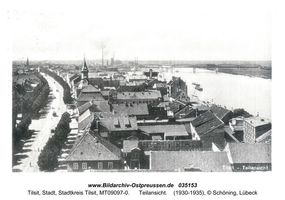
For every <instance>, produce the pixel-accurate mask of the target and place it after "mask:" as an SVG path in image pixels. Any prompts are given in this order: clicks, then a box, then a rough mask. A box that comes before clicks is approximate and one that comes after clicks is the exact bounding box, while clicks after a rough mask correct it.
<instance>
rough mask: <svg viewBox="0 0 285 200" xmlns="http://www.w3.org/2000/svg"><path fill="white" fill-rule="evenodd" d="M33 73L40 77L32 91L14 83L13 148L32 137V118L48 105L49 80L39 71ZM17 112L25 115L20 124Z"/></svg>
mask: <svg viewBox="0 0 285 200" xmlns="http://www.w3.org/2000/svg"><path fill="white" fill-rule="evenodd" d="M33 75H35V76H36V77H37V78H38V79H39V84H38V85H37V86H36V87H35V88H34V89H33V91H32V92H29V93H27V91H25V87H24V86H22V85H19V84H16V85H13V109H12V111H13V113H12V118H13V119H12V120H13V124H12V129H13V130H12V131H13V149H14V148H19V147H18V146H19V145H18V144H19V141H20V140H21V139H24V138H29V137H30V135H31V134H30V131H29V125H30V124H31V121H32V120H31V118H32V116H33V114H35V113H37V112H38V111H39V110H40V109H41V108H42V107H43V106H45V105H46V103H47V99H48V95H49V92H50V89H49V85H48V82H47V80H46V79H45V78H44V77H43V76H42V75H41V74H39V73H37V72H36V73H33ZM17 113H22V116H23V118H22V120H21V122H19V123H18V124H16V118H17Z"/></svg>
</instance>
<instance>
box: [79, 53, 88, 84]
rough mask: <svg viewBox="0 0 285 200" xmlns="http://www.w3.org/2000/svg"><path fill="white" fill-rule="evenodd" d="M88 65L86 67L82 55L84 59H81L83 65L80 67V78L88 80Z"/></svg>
mask: <svg viewBox="0 0 285 200" xmlns="http://www.w3.org/2000/svg"><path fill="white" fill-rule="evenodd" d="M88 72H89V70H88V67H87V64H86V60H85V56H84V61H83V67H82V69H81V79H82V80H83V79H87V80H88Z"/></svg>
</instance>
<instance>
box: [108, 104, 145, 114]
mask: <svg viewBox="0 0 285 200" xmlns="http://www.w3.org/2000/svg"><path fill="white" fill-rule="evenodd" d="M113 110H114V112H115V113H126V114H128V115H148V114H149V112H148V106H147V104H146V103H140V104H137V103H134V104H133V103H123V104H113Z"/></svg>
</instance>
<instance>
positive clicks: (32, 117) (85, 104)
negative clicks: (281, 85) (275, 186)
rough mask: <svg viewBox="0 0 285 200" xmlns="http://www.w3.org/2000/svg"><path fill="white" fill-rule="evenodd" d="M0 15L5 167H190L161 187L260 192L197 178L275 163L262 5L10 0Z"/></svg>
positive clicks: (115, 171)
mask: <svg viewBox="0 0 285 200" xmlns="http://www.w3.org/2000/svg"><path fill="white" fill-rule="evenodd" d="M5 17H6V18H7V27H9V29H10V30H11V35H10V37H11V45H10V47H9V52H10V56H9V58H10V60H9V63H10V66H5V69H6V68H7V69H8V68H9V73H6V72H5V75H4V76H7V77H8V79H9V85H10V86H11V87H10V88H8V91H7V93H9V94H11V95H10V96H11V98H10V99H9V101H10V102H9V104H10V105H11V107H10V108H9V109H8V108H7V111H6V112H9V113H10V114H9V115H7V116H6V117H5V118H11V119H9V120H11V125H12V126H9V130H6V131H5V135H8V137H9V138H10V140H9V141H11V142H10V143H9V144H7V146H9V148H10V149H11V150H9V151H8V152H6V154H8V153H9V154H10V155H7V157H9V159H8V161H9V162H10V163H11V167H10V171H9V173H11V174H12V176H14V177H15V176H16V177H17V176H27V175H28V176H30V175H31V177H33V176H39V177H41V176H43V177H45V176H49V175H51V176H53V177H58V178H60V177H63V176H81V174H82V176H86V174H88V175H87V176H88V177H90V178H91V177H94V178H95V179H96V178H98V177H101V178H102V177H104V176H105V174H106V176H107V177H110V176H113V177H116V176H121V175H122V176H124V174H125V175H126V177H127V176H131V177H132V178H134V177H140V176H143V177H148V180H152V181H156V180H155V179H153V178H155V176H156V174H159V176H164V177H165V178H167V177H170V176H171V177H175V176H177V177H178V176H179V177H184V178H185V179H187V177H189V179H188V180H187V181H189V183H182V181H180V180H177V181H176V182H174V186H171V185H170V184H171V182H170V183H169V185H167V187H176V185H175V184H176V183H179V184H178V187H182V188H183V187H187V188H188V189H190V188H191V189H192V190H191V192H190V191H189V190H187V193H186V194H187V195H188V196H187V195H186V196H187V198H193V197H194V196H195V195H206V196H207V195H208V196H211V195H215V194H217V196H219V195H228V196H224V198H225V197H226V198H228V197H233V196H236V195H237V196H238V195H239V196H240V197H241V196H242V195H249V194H250V195H258V194H260V192H259V191H247V190H243V191H242V192H241V191H239V192H237V193H235V192H234V191H224V190H223V191H219V192H216V191H215V190H208V191H207V190H205V191H204V190H202V189H201V188H203V187H200V186H201V184H200V185H199V180H198V178H197V177H199V176H207V177H211V176H212V174H213V176H219V175H221V176H228V175H229V176H236V175H238V176H240V177H242V176H243V177H246V176H258V177H259V178H262V176H264V177H268V176H270V175H271V174H272V173H273V171H274V167H275V163H274V162H273V161H272V157H273V155H272V154H273V153H272V152H273V151H272V149H273V148H274V147H273V145H272V143H274V144H276V143H275V142H274V140H275V139H276V140H278V139H277V138H276V137H275V135H278V134H282V131H279V130H278V131H277V132H275V129H273V131H272V127H273V125H272V123H273V122H272V88H273V86H272V79H274V76H273V75H272V72H273V71H274V70H275V68H278V67H280V66H275V65H274V62H272V7H271V4H270V1H224V0H221V1H220V0H217V1H204V0H202V1H199V2H198V1H184V0H181V1H180V0H178V1H130V0H122V1H115V0H106V1H97V0H95V1H88V0H86V1H58V2H56V1H52V2H51V3H50V4H49V3H48V2H47V1H43V2H40V1H38V2H37V1H31V2H30V1H15V3H12V4H11V6H9V9H8V10H7V11H6V13H5ZM279 92H281V91H279ZM7 101H8V100H7ZM3 105H4V104H3ZM4 106H5V105H4ZM280 106H281V105H280ZM280 112H281V110H280ZM274 114H276V112H275V113H274ZM3 115H5V113H3ZM9 116H10V117H9ZM274 119H276V116H275V117H274ZM10 127H11V128H10ZM274 127H275V123H274ZM3 142H4V141H3ZM5 143H8V142H6V141H5ZM3 153H4V152H3ZM8 164H9V163H8ZM75 172H76V173H75ZM122 173H123V174H122ZM28 176H27V177H28ZM191 176H195V177H196V182H198V183H194V182H191V181H190V179H191V178H190V177H191ZM151 177H152V178H151ZM205 179H206V178H205ZM100 180H101V179H100ZM115 180H117V181H119V182H124V181H122V179H120V180H118V179H116V178H114V179H112V181H115ZM135 180H136V179H135ZM61 181H62V180H61ZM94 181H96V180H94ZM157 181H158V180H157ZM170 181H171V180H170ZM192 181H193V180H192ZM89 183H92V182H89V181H88V187H96V186H90V185H89ZM164 183H166V182H164ZM167 183H168V182H167ZM84 184H85V185H87V182H86V183H84ZM195 184H196V185H195ZM34 186H35V185H34ZM98 187H101V186H98ZM102 187H105V186H102ZM106 187H108V186H106ZM116 187H125V186H116ZM128 187H129V186H128ZM132 187H133V185H132ZM137 187H139V186H137ZM142 187H146V186H144V185H143V186H142ZM154 187H155V186H154ZM199 187H200V188H199ZM194 188H196V189H197V190H193V189H194ZM26 189H28V194H26V197H27V198H30V197H33V195H35V196H36V195H44V194H47V195H52V194H53V192H51V191H47V192H42V189H44V188H39V189H33V187H31V188H26ZM26 189H25V190H26ZM58 189H59V188H58ZM94 189H95V188H94ZM144 189H146V188H144ZM180 189H181V188H180ZM198 189H199V190H198ZM200 189H201V190H200ZM204 189H206V188H204ZM209 189H212V188H209ZM78 190H79V189H78ZM169 190H170V189H169ZM248 190H250V189H248ZM60 191H61V190H60ZM60 191H55V192H54V195H61V194H65V195H66V194H67V193H64V192H62V193H61V192H60ZM126 191H127V192H129V191H128V190H126ZM126 191H122V193H123V195H129V194H127V193H126ZM193 191H196V192H197V191H198V192H197V193H196V192H195V193H194V192H193ZM206 191H207V192H206ZM209 191H210V192H209ZM25 192H26V191H25ZM92 192H95V193H96V191H89V192H87V191H85V192H82V194H83V193H84V195H87V194H88V195H90V194H92V195H93V193H92ZM97 192H99V193H98V194H99V195H102V194H103V192H102V194H101V191H97ZM255 192H256V193H255ZM95 193H94V194H95ZM106 193H107V192H106ZM166 193H167V197H171V196H169V195H172V193H171V194H170V191H168V190H167V191H165V193H164V191H160V192H159V191H149V190H146V191H144V190H139V192H138V195H139V196H141V198H143V197H144V195H146V196H147V197H148V198H150V197H153V198H155V197H156V196H152V195H165V194H166ZM183 194H184V193H183ZM72 195H74V193H72ZM96 195H97V193H96ZM173 195H174V196H179V195H182V192H181V191H173ZM189 195H193V196H189ZM186 196H184V197H186ZM206 196H205V197H206ZM121 197H122V196H120V198H121ZM104 198H106V196H105V197H104ZM113 198H114V196H113ZM128 198H130V196H129V197H128ZM173 198H176V197H173ZM219 198H221V196H219ZM244 198H248V196H244V197H243V198H242V199H244ZM50 199H52V196H50ZM89 199H90V198H89ZM257 199H258V197H257Z"/></svg>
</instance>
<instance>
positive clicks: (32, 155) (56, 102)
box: [13, 73, 66, 172]
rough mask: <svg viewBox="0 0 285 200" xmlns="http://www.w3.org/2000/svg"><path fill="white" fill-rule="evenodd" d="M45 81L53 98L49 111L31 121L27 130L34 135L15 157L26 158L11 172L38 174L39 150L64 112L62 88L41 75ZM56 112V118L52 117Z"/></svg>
mask: <svg viewBox="0 0 285 200" xmlns="http://www.w3.org/2000/svg"><path fill="white" fill-rule="evenodd" d="M42 75H43V76H44V77H45V78H46V79H47V81H48V84H49V87H50V90H51V91H50V94H49V95H50V96H51V97H53V99H52V101H51V103H50V106H49V110H48V111H47V113H46V114H43V115H42V116H41V117H40V118H39V119H33V120H32V123H31V124H30V126H29V130H34V131H35V135H34V136H33V137H32V138H31V139H28V140H26V141H25V143H24V146H23V150H22V152H21V153H18V154H17V155H22V156H27V157H25V158H24V159H22V160H20V162H19V163H20V164H18V165H15V166H13V170H16V171H23V172H38V171H40V170H39V167H38V164H37V162H38V157H39V155H40V152H41V150H42V149H43V148H44V146H45V145H46V143H47V141H48V139H49V138H50V137H51V135H52V133H51V129H54V128H55V127H56V125H57V123H58V121H59V120H60V117H61V115H62V114H63V113H64V112H65V111H66V106H65V104H64V102H63V88H62V87H61V85H59V83H57V82H56V81H55V80H54V79H53V78H52V77H50V76H48V75H46V74H43V73H42ZM53 112H56V114H57V116H56V117H55V116H53Z"/></svg>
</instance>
